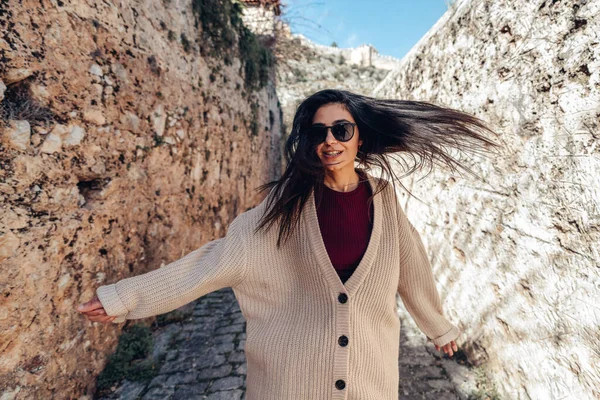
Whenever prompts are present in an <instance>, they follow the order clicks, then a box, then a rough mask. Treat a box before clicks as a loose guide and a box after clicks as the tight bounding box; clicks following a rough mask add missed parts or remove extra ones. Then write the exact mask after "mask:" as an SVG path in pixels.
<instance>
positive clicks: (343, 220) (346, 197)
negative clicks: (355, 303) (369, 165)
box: [317, 181, 373, 282]
mask: <svg viewBox="0 0 600 400" xmlns="http://www.w3.org/2000/svg"><path fill="white" fill-rule="evenodd" d="M370 196H371V186H370V185H369V182H368V181H363V182H360V183H359V184H358V187H357V188H356V189H354V190H352V191H351V192H338V191H335V190H333V189H331V188H329V187H327V186H326V185H323V198H322V199H321V202H320V204H319V205H318V206H317V217H318V220H319V228H320V229H321V235H322V237H323V242H324V243H325V248H326V249H327V254H328V255H329V259H330V260H331V264H332V265H333V267H334V268H335V270H336V272H337V273H338V275H339V277H340V279H341V281H342V282H346V280H348V278H350V275H352V273H353V272H354V270H355V269H356V267H357V266H358V264H359V263H360V260H361V259H362V257H363V255H364V253H365V250H366V249H367V245H368V244H369V238H370V237H371V230H372V228H373V224H372V222H371V220H372V218H373V204H371V207H370V208H368V207H367V200H368V199H369V197H370Z"/></svg>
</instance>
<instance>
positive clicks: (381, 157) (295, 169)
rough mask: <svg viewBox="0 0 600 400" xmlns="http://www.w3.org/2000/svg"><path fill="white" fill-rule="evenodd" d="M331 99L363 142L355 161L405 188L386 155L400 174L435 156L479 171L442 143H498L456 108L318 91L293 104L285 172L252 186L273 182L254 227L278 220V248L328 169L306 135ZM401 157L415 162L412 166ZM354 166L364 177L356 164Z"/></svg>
mask: <svg viewBox="0 0 600 400" xmlns="http://www.w3.org/2000/svg"><path fill="white" fill-rule="evenodd" d="M329 103H339V104H341V105H343V106H344V108H345V109H346V110H347V111H348V112H349V113H350V114H351V115H352V117H353V118H354V121H355V122H356V124H357V127H358V132H359V135H360V138H361V139H362V141H363V144H362V146H361V147H360V148H359V151H358V154H357V156H356V157H357V158H356V161H358V162H359V163H360V164H359V165H363V166H364V167H365V169H366V170H370V169H371V167H373V166H377V167H379V168H380V169H381V170H382V171H383V172H385V173H387V175H388V176H390V177H392V178H395V179H392V182H394V181H395V180H396V181H398V182H399V183H400V185H401V186H402V187H403V188H404V189H405V190H407V191H408V189H406V187H404V185H402V183H401V182H400V180H399V178H398V177H397V176H396V174H395V173H394V171H393V169H392V167H391V165H390V162H389V160H388V158H391V159H397V161H398V163H399V164H403V165H404V166H405V168H404V169H405V173H404V174H403V175H402V176H401V178H402V177H404V176H407V175H410V174H411V173H413V172H415V171H416V170H418V169H421V168H423V167H424V166H426V165H429V172H431V169H432V168H433V164H435V163H437V162H438V161H441V163H440V164H441V165H442V166H447V167H449V168H450V170H451V171H457V170H458V169H457V167H458V168H461V169H463V170H465V171H467V172H469V173H471V174H473V175H475V176H477V174H475V173H474V172H473V171H472V170H471V169H470V168H468V167H467V166H465V165H462V164H461V163H460V160H458V159H456V158H454V157H453V156H451V155H450V154H448V153H447V150H446V148H447V147H448V148H455V149H457V150H459V151H464V150H468V151H470V152H472V153H476V152H489V151H490V150H491V149H492V148H494V147H498V146H499V145H498V144H497V143H495V142H493V141H491V140H490V139H488V138H486V137H484V136H483V135H482V134H481V133H480V132H487V133H490V134H492V135H496V133H495V132H494V131H492V130H491V129H489V128H488V127H487V126H486V125H485V123H484V122H483V121H482V120H480V119H479V118H477V117H475V116H473V115H470V114H467V113H464V112H461V111H458V110H455V109H451V108H445V107H441V106H437V105H434V104H431V103H428V102H424V101H412V100H395V99H378V98H374V97H369V96H365V95H360V94H356V93H352V92H349V91H347V90H338V89H325V90H320V91H318V92H316V93H314V94H313V95H311V96H309V97H307V98H305V99H304V100H303V101H302V102H301V103H300V105H299V106H298V108H297V109H296V114H295V116H294V121H293V126H292V130H291V133H290V136H289V138H288V139H287V141H286V144H285V158H286V163H287V166H286V169H285V172H284V173H283V176H282V177H281V178H280V179H278V180H274V181H271V182H268V183H265V184H264V185H261V186H259V187H258V188H257V189H256V190H258V191H259V192H262V191H264V190H267V189H271V188H273V187H274V189H273V190H271V191H270V193H269V196H268V198H267V199H266V200H267V204H266V206H267V210H268V212H265V214H264V215H263V216H262V218H261V221H260V223H259V225H258V226H257V228H256V229H255V232H258V231H259V230H260V229H263V228H264V227H265V226H266V225H268V226H267V229H270V228H271V226H272V225H273V224H274V223H275V222H276V221H277V220H279V219H281V223H280V229H279V237H278V240H277V247H278V248H279V247H280V244H281V241H282V239H283V240H287V238H288V237H289V236H290V234H291V233H292V231H293V229H294V227H295V225H296V224H297V223H298V221H299V218H300V214H301V212H302V209H303V207H304V204H305V203H306V201H307V200H308V197H309V196H310V193H311V190H315V196H317V197H318V196H320V192H321V188H322V185H323V181H324V177H325V174H326V172H325V168H324V167H323V164H322V162H321V160H320V159H319V157H318V155H317V153H316V148H315V147H314V145H311V144H310V141H309V140H307V136H306V132H307V130H308V128H310V126H311V125H312V121H313V116H314V114H315V113H316V111H317V110H318V109H319V108H320V107H321V106H323V105H325V104H329ZM404 156H408V157H409V158H411V159H412V160H413V161H414V163H413V164H412V166H411V165H409V164H408V163H407V162H406V159H405V157H404ZM396 157H397V158H396ZM356 171H357V173H359V176H360V175H362V178H364V179H366V178H365V175H363V174H362V173H361V170H360V169H357V170H356ZM429 172H428V173H427V174H429ZM388 183H389V182H388V180H386V179H380V180H379V183H378V185H377V187H376V190H375V191H374V192H373V194H372V196H371V198H370V199H369V202H371V201H372V198H373V197H374V196H375V195H376V194H377V193H379V192H380V191H381V190H383V189H384V188H385V187H386V186H387V184H388ZM394 187H395V184H394ZM408 192H409V193H410V191H408ZM410 194H411V195H412V193H410Z"/></svg>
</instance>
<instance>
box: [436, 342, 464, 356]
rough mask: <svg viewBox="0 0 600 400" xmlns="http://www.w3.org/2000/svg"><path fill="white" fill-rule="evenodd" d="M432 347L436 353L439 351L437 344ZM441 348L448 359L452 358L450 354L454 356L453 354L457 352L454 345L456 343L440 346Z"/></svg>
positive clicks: (456, 347)
mask: <svg viewBox="0 0 600 400" xmlns="http://www.w3.org/2000/svg"><path fill="white" fill-rule="evenodd" d="M434 346H435V349H436V350H437V351H439V350H440V346H438V345H437V344H436V345H434ZM442 348H443V349H444V353H446V354H448V356H450V357H452V354H454V352H456V351H458V346H457V345H456V342H455V341H454V340H453V341H451V342H450V343H446V344H445V345H443V346H442ZM453 350H454V351H453Z"/></svg>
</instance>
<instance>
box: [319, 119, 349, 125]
mask: <svg viewBox="0 0 600 400" xmlns="http://www.w3.org/2000/svg"><path fill="white" fill-rule="evenodd" d="M338 122H350V121H348V120H347V119H336V120H335V121H333V124H337V123H338ZM316 125H325V124H324V123H322V122H317V123H314V124H312V126H316Z"/></svg>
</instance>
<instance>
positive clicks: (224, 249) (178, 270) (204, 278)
mask: <svg viewBox="0 0 600 400" xmlns="http://www.w3.org/2000/svg"><path fill="white" fill-rule="evenodd" d="M240 216H241V215H238V216H237V217H236V218H235V219H234V220H233V221H232V222H231V223H230V225H229V227H228V229H227V233H226V235H225V236H224V237H222V238H219V239H215V240H212V241H210V242H207V243H205V244H204V245H203V246H202V247H200V248H198V249H196V250H194V251H192V252H191V253H189V254H187V255H186V256H184V257H182V258H180V259H179V260H176V261H173V262H171V263H170V264H167V265H165V266H164V267H162V268H158V269H155V270H152V271H150V272H147V273H145V274H141V275H137V276H133V277H130V278H125V279H122V280H120V281H118V282H116V283H113V284H110V285H105V286H100V287H98V288H97V289H96V294H97V296H98V299H99V300H100V302H101V303H102V306H103V307H104V309H105V310H106V313H107V314H108V315H110V316H117V318H115V319H114V320H113V322H114V323H119V322H123V321H125V320H126V319H140V318H146V317H151V316H154V315H158V314H164V313H166V312H169V311H172V310H175V309H176V308H179V307H181V306H183V305H184V304H187V303H189V302H191V301H193V300H195V299H197V298H199V297H201V296H204V295H205V294H207V293H210V292H213V291H216V290H219V289H221V288H224V287H235V286H236V285H238V284H240V283H241V282H242V280H243V278H244V275H245V273H246V263H245V260H246V258H245V254H244V253H245V244H244V238H243V235H242V233H241V226H240V224H239V222H240Z"/></svg>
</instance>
